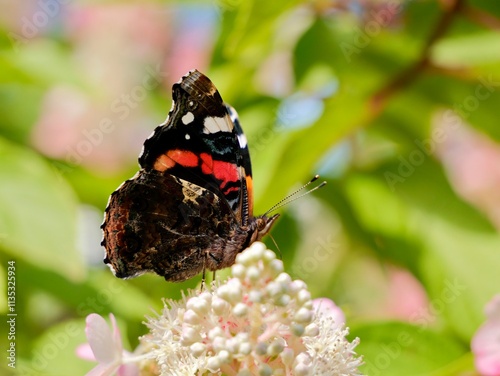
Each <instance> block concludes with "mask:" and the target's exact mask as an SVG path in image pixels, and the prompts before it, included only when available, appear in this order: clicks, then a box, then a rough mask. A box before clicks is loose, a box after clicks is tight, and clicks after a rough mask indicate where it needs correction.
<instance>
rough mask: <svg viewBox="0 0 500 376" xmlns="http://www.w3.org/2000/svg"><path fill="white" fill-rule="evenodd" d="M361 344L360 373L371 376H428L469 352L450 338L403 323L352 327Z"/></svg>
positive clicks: (378, 323)
mask: <svg viewBox="0 0 500 376" xmlns="http://www.w3.org/2000/svg"><path fill="white" fill-rule="evenodd" d="M351 332H352V336H356V337H359V338H360V340H361V342H360V344H359V345H358V346H357V347H356V353H358V354H361V355H363V360H364V362H365V365H364V366H362V367H361V368H360V370H361V372H363V373H364V374H366V375H370V376H379V375H384V376H391V375H397V376H400V375H405V376H414V375H428V374H429V372H432V371H435V370H437V369H439V368H441V367H445V366H447V365H448V364H450V363H452V362H454V361H455V360H456V359H457V358H459V357H461V356H462V355H463V354H464V353H465V352H466V351H465V349H464V347H463V346H461V345H460V344H459V343H457V342H456V341H455V340H453V339H452V338H450V337H449V336H445V335H443V333H438V332H435V331H431V330H428V329H425V328H422V327H417V326H414V325H410V324H406V323H401V322H377V323H371V324H365V325H362V326H358V327H356V326H353V327H351Z"/></svg>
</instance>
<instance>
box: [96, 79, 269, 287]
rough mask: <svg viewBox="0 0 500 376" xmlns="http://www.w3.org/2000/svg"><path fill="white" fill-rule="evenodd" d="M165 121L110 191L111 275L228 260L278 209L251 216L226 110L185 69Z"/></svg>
mask: <svg viewBox="0 0 500 376" xmlns="http://www.w3.org/2000/svg"><path fill="white" fill-rule="evenodd" d="M172 93H173V96H172V97H173V107H172V110H171V111H170V113H169V117H168V118H167V121H166V122H165V123H164V124H162V125H160V126H159V127H157V128H156V129H155V131H154V132H153V134H152V135H151V136H150V137H149V138H148V139H147V140H146V141H145V143H144V148H143V152H142V153H141V155H140V157H139V164H140V166H141V169H140V170H139V172H138V173H137V174H136V175H135V176H134V177H133V178H132V179H129V180H127V181H125V182H124V183H123V184H122V185H121V186H120V187H119V188H118V189H117V190H116V191H115V192H113V194H112V195H111V197H110V200H109V203H108V207H107V208H106V213H105V218H104V223H103V225H102V226H101V227H102V229H103V233H104V238H103V242H102V245H103V246H104V247H105V248H106V257H105V259H104V262H105V263H106V264H108V265H109V266H110V267H111V269H112V270H113V272H114V273H115V275H116V276H117V277H119V278H128V277H133V276H136V275H139V274H142V273H144V272H154V273H156V274H158V275H161V276H163V277H164V278H165V279H166V280H167V281H176V282H178V281H184V280H186V279H189V278H191V277H193V276H195V275H197V274H199V273H200V272H202V271H204V270H211V271H215V270H219V269H222V268H225V267H228V266H231V265H232V264H233V263H234V261H235V258H236V256H237V254H238V253H239V252H241V251H242V250H243V249H245V248H247V247H248V246H249V245H250V244H251V243H253V242H254V241H257V240H260V239H261V238H262V237H263V236H264V235H265V234H267V233H268V232H269V230H270V228H271V226H272V225H273V223H274V222H275V220H276V219H277V217H278V215H274V216H271V217H267V216H266V215H263V216H259V217H254V216H253V214H252V210H253V196H252V177H251V164H250V155H249V152H248V147H247V145H246V139H245V137H244V134H243V131H242V129H241V126H240V125H239V121H238V118H237V115H236V113H235V112H234V110H233V109H232V108H231V107H229V106H227V105H225V104H224V103H223V101H222V98H221V97H220V95H219V93H218V91H217V89H216V88H215V86H214V85H213V84H212V82H211V81H210V80H209V79H208V78H207V77H206V76H204V75H203V74H201V73H200V72H198V71H192V72H189V73H188V75H186V76H184V77H183V78H182V79H181V81H180V82H179V83H176V84H174V86H173V88H172Z"/></svg>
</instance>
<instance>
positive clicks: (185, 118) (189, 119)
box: [181, 112, 194, 125]
mask: <svg viewBox="0 0 500 376" xmlns="http://www.w3.org/2000/svg"><path fill="white" fill-rule="evenodd" d="M181 120H182V123H183V124H184V125H188V124H189V123H191V122H192V121H193V120H194V115H193V113H192V112H188V113H187V114H186V115H184V116H183V117H182V118H181Z"/></svg>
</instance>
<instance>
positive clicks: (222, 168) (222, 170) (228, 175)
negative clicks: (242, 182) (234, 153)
mask: <svg viewBox="0 0 500 376" xmlns="http://www.w3.org/2000/svg"><path fill="white" fill-rule="evenodd" d="M213 166H214V168H213V174H214V176H215V177H216V178H217V179H218V180H222V184H221V189H222V188H223V187H224V186H225V185H226V184H227V183H228V182H230V181H238V180H239V176H238V170H237V166H236V165H235V164H234V163H231V162H223V161H213Z"/></svg>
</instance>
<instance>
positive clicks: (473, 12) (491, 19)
mask: <svg viewBox="0 0 500 376" xmlns="http://www.w3.org/2000/svg"><path fill="white" fill-rule="evenodd" d="M462 14H463V15H464V16H465V17H467V18H468V19H469V20H471V21H472V22H476V23H478V24H479V25H482V26H484V27H487V28H489V29H492V30H500V18H498V17H495V16H493V15H492V14H490V13H487V12H485V11H483V10H481V9H477V8H474V7H471V6H469V5H467V6H465V7H464V8H463V9H462Z"/></svg>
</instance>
